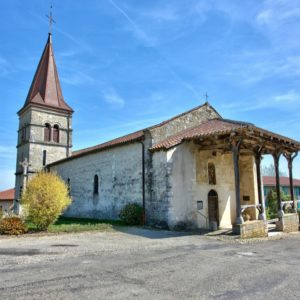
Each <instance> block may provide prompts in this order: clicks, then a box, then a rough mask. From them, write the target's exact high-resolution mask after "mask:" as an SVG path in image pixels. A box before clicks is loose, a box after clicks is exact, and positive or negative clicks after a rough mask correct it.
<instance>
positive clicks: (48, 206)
mask: <svg viewBox="0 0 300 300" xmlns="http://www.w3.org/2000/svg"><path fill="white" fill-rule="evenodd" d="M21 201H22V202H21V204H22V205H23V207H24V214H25V217H26V220H28V221H29V222H31V223H33V224H34V225H35V226H36V227H37V229H39V230H46V229H47V228H48V226H49V225H50V224H52V223H54V222H55V221H56V220H57V218H58V217H59V216H60V215H61V214H62V212H63V211H64V209H65V208H66V207H67V206H68V205H70V204H71V198H70V197H69V191H68V186H67V185H66V184H65V182H64V181H63V180H62V179H61V178H60V177H58V176H57V175H56V174H55V173H51V172H50V173H46V172H40V173H38V174H37V175H36V176H35V177H33V179H31V180H30V181H29V183H28V185H27V188H26V191H25V192H24V193H23V196H22V200H21Z"/></svg>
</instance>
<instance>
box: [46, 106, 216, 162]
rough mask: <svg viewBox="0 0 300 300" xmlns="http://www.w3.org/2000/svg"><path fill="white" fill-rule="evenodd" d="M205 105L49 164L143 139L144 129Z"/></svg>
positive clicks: (182, 114)
mask: <svg viewBox="0 0 300 300" xmlns="http://www.w3.org/2000/svg"><path fill="white" fill-rule="evenodd" d="M205 105H209V104H208V103H205V104H202V105H199V106H197V107H195V108H193V109H190V110H188V111H186V112H184V113H181V114H179V115H177V116H175V117H172V118H171V119H168V120H166V121H163V122H161V123H159V124H157V125H154V126H151V127H147V128H145V129H142V130H139V131H136V132H133V133H130V134H127V135H124V136H122V137H119V138H116V139H114V140H111V141H108V142H105V143H102V144H99V145H96V146H93V147H88V148H85V149H81V150H78V151H74V152H73V153H72V156H70V157H68V158H64V159H61V160H58V161H56V162H53V163H51V164H49V166H52V165H55V164H57V163H61V162H64V161H67V160H70V159H73V158H77V157H80V156H83V155H86V154H90V153H93V152H98V151H102V150H105V149H107V148H110V147H115V146H118V145H122V144H126V143H130V142H134V141H137V140H142V139H143V138H144V131H145V130H150V129H153V128H157V127H161V126H163V125H165V124H167V123H168V122H171V121H173V120H174V119H177V118H179V117H182V116H184V115H186V114H188V113H190V112H193V111H195V110H197V109H199V108H201V107H203V106H205ZM211 108H212V109H213V110H214V111H215V112H216V113H217V114H218V112H217V111H216V110H215V109H214V108H213V107H211Z"/></svg>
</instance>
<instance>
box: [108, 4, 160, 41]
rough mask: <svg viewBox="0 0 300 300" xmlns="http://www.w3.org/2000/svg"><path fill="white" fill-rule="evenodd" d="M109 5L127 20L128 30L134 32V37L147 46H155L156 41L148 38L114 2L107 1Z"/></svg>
mask: <svg viewBox="0 0 300 300" xmlns="http://www.w3.org/2000/svg"><path fill="white" fill-rule="evenodd" d="M109 2H110V3H111V5H112V6H113V7H114V8H115V9H116V10H117V11H118V12H119V13H120V14H121V15H123V17H124V18H125V19H126V20H127V22H128V23H129V25H130V29H131V30H132V31H133V32H134V34H135V35H136V37H137V38H138V39H140V40H142V41H143V42H144V43H145V44H146V45H147V46H152V47H153V46H155V44H156V41H155V39H154V38H153V37H151V36H149V35H148V34H147V33H146V32H145V31H144V30H142V29H141V28H140V27H139V26H138V24H137V23H136V22H135V21H134V20H133V19H132V18H131V17H130V16H129V15H128V14H127V12H125V10H124V9H122V8H121V7H120V6H119V5H118V4H117V3H116V2H115V1H113V0H109Z"/></svg>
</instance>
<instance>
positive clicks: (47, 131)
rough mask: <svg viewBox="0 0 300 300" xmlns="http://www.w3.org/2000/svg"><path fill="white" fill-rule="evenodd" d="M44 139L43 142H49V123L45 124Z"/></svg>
mask: <svg viewBox="0 0 300 300" xmlns="http://www.w3.org/2000/svg"><path fill="white" fill-rule="evenodd" d="M44 141H45V142H50V141H51V125H50V124H49V123H46V124H45V128H44Z"/></svg>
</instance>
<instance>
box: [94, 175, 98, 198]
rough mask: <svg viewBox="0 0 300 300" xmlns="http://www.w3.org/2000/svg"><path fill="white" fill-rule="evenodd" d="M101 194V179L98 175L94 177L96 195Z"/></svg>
mask: <svg viewBox="0 0 300 300" xmlns="http://www.w3.org/2000/svg"><path fill="white" fill-rule="evenodd" d="M98 194H99V177H98V175H95V176H94V195H98Z"/></svg>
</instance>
